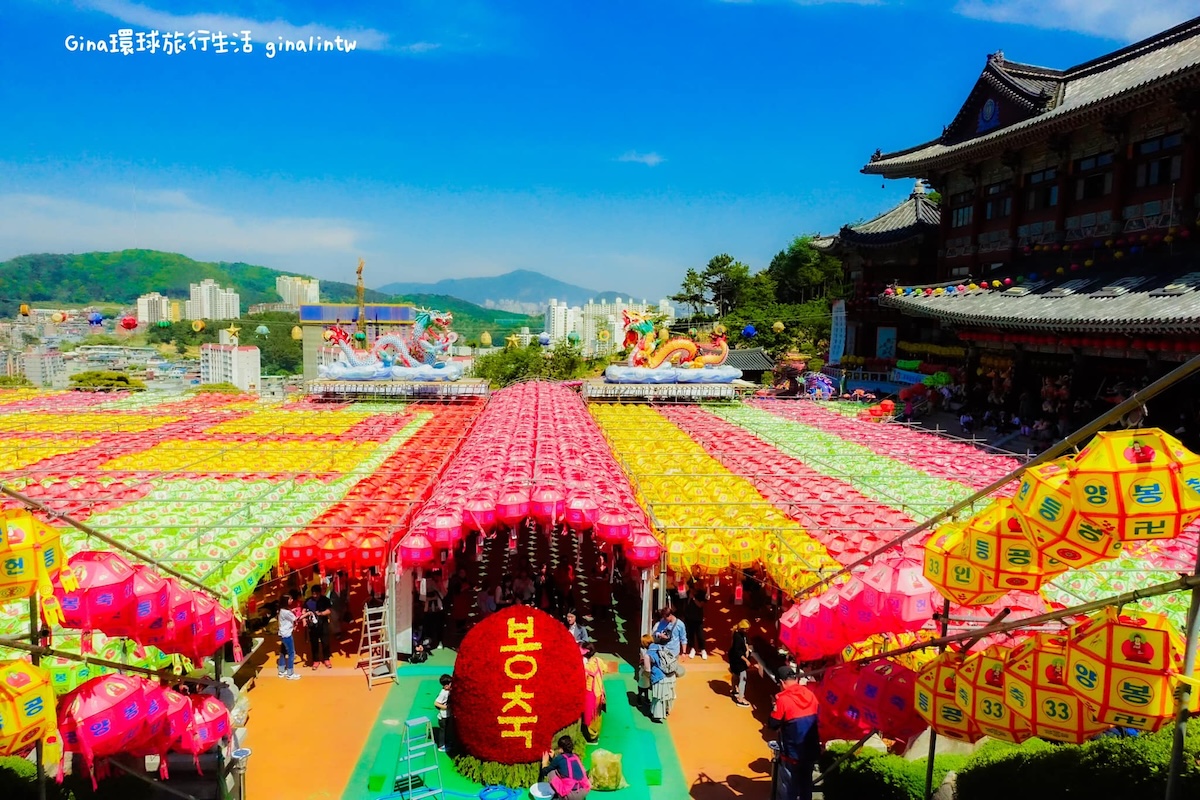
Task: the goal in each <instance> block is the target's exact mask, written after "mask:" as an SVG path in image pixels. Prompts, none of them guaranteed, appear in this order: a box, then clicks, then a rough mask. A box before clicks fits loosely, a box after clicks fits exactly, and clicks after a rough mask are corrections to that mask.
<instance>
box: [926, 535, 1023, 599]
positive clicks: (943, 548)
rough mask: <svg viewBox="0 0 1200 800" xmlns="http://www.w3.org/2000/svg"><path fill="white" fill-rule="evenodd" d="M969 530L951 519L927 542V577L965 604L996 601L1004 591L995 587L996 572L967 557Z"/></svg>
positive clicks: (943, 594)
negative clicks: (977, 564) (979, 565)
mask: <svg viewBox="0 0 1200 800" xmlns="http://www.w3.org/2000/svg"><path fill="white" fill-rule="evenodd" d="M967 545H968V539H967V532H966V528H965V527H964V526H963V525H960V524H958V523H955V522H948V523H946V524H945V525H942V526H941V527H940V528H938V530H937V532H936V533H935V535H934V536H933V538H932V539H930V540H929V541H928V542H926V544H925V572H924V574H925V579H926V580H928V581H929V582H930V583H932V584H933V585H934V587H935V588H936V589H937V590H938V591H939V592H940V593H941V594H942V596H943V597H948V598H950V599H951V600H954V601H955V602H957V603H961V604H962V605H964V606H982V605H987V604H988V603H994V602H996V601H997V600H999V599H1000V598H1001V597H1002V596H1004V594H1005V592H1004V590H1002V589H999V588H997V587H996V585H995V583H994V582H993V580H994V576H993V574H992V573H990V572H989V571H987V570H984V569H981V568H980V567H978V566H976V565H975V564H972V563H971V562H970V561H969V560H967Z"/></svg>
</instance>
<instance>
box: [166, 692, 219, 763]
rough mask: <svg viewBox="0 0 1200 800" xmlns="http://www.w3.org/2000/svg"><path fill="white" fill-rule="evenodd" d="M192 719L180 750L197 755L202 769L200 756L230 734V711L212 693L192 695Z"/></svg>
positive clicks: (182, 737)
mask: <svg viewBox="0 0 1200 800" xmlns="http://www.w3.org/2000/svg"><path fill="white" fill-rule="evenodd" d="M191 703H192V719H191V722H190V723H189V724H188V726H187V728H186V729H185V730H184V732H183V736H181V737H180V739H179V744H178V750H179V752H181V753H191V754H192V755H193V756H194V757H195V762H196V769H197V770H199V769H200V756H201V755H202V754H203V753H207V752H208V751H209V750H211V749H212V748H213V747H214V746H215V745H216V744H217V743H218V742H220V741H221V740H222V739H224V738H225V737H226V736H228V735H229V711H228V710H227V709H226V708H225V704H224V703H222V702H221V701H220V700H218V699H217V698H215V697H213V696H212V695H210V694H195V695H192V696H191Z"/></svg>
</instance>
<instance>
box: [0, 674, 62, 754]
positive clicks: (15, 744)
mask: <svg viewBox="0 0 1200 800" xmlns="http://www.w3.org/2000/svg"><path fill="white" fill-rule="evenodd" d="M38 741H42V742H51V741H53V742H54V743H57V741H58V724H57V721H56V719H55V714H54V692H53V691H52V690H51V688H50V676H49V675H48V674H47V673H46V672H45V671H43V670H41V669H39V668H38V667H35V666H33V665H32V664H30V663H29V662H28V661H8V662H0V756H11V755H20V754H23V753H25V752H27V751H28V750H29V748H31V747H33V745H34V744H35V743H37V742H38ZM45 761H47V762H49V761H50V759H49V758H46V759H45Z"/></svg>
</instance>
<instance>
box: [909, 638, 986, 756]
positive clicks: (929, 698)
mask: <svg viewBox="0 0 1200 800" xmlns="http://www.w3.org/2000/svg"><path fill="white" fill-rule="evenodd" d="M962 663H963V657H962V654H960V653H957V652H955V651H953V650H947V651H946V652H944V653H942V654H941V655H939V656H938V657H937V658H935V659H934V660H933V661H931V662H929V663H928V664H926V665H925V667H924V668H923V669H922V670H921V671H920V672H919V673H917V688H916V693H915V697H916V708H917V713H918V714H920V715H921V718H922V719H924V720H925V721H926V722H928V723H929V726H930V727H931V728H933V729H934V730H935V731H937V732H938V733H939V734H940V735H942V736H945V737H947V738H949V739H957V740H958V741H961V742H976V741H978V740H979V739H981V738H983V735H984V734H983V731H982V730H981V729H980V728H979V725H978V724H977V723H976V722H975V720H973V719H971V718H970V717H969V716H967V714H966V711H965V710H964V709H963V708H962V706H961V705H960V704H959V700H958V687H957V682H956V675H957V672H958V669H959V667H960V666H962Z"/></svg>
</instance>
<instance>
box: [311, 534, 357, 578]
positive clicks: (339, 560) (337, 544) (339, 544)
mask: <svg viewBox="0 0 1200 800" xmlns="http://www.w3.org/2000/svg"><path fill="white" fill-rule="evenodd" d="M317 551H318V553H319V554H320V564H321V570H322V572H327V571H331V570H339V569H344V568H346V567H348V566H349V565H350V542H349V541H347V540H346V537H345V536H342V535H341V534H337V533H335V534H333V535H331V536H327V537H325V539H324V540H323V541H322V542H321V543H320V544H319V545H318V546H317Z"/></svg>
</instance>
